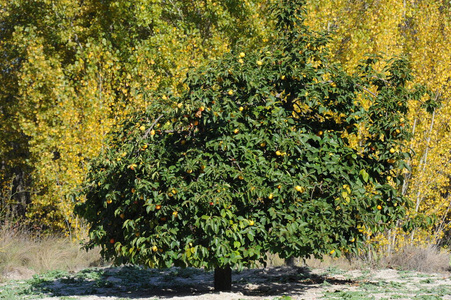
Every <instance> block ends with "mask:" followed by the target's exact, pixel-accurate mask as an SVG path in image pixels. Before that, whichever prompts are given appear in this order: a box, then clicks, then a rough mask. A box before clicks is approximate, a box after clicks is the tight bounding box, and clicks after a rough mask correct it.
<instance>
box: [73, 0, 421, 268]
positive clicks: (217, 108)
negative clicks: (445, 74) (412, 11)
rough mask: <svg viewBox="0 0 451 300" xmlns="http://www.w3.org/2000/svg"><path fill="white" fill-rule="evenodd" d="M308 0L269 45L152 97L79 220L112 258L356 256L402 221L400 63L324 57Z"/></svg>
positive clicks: (204, 260) (128, 125)
mask: <svg viewBox="0 0 451 300" xmlns="http://www.w3.org/2000/svg"><path fill="white" fill-rule="evenodd" d="M302 4H303V1H280V2H279V3H278V5H276V6H274V8H273V13H274V16H275V20H276V24H277V28H278V32H277V35H275V36H276V38H275V39H274V40H273V41H272V43H271V44H270V45H269V46H267V47H266V48H263V49H256V50H255V51H252V52H249V53H244V52H240V51H239V50H238V51H236V52H232V53H229V54H226V55H225V56H224V57H223V58H222V59H220V60H217V61H211V63H209V64H208V65H207V66H204V67H200V68H196V69H194V70H192V72H190V73H189V75H188V77H187V79H186V82H185V83H186V86H187V89H186V90H185V91H184V92H183V93H182V94H181V95H180V96H173V95H171V92H170V91H167V92H164V93H163V92H162V93H161V94H160V95H155V98H154V99H153V101H152V105H151V106H150V107H149V108H148V112H147V113H145V114H139V115H135V116H134V117H132V118H129V119H128V120H127V121H126V122H124V124H123V127H122V129H121V130H119V131H117V132H114V133H113V134H112V137H111V139H110V142H109V147H108V148H107V149H105V151H104V152H103V153H102V155H100V156H99V157H98V158H97V159H96V160H95V161H94V162H93V163H92V166H91V170H90V172H89V176H88V179H87V180H86V182H85V186H84V187H85V188H84V194H85V195H86V202H84V203H83V204H81V205H79V206H78V207H77V212H78V214H80V215H82V216H83V217H85V218H86V219H87V221H88V222H89V223H90V225H91V229H90V242H89V243H88V247H92V246H94V245H101V246H102V249H103V250H102V253H103V255H104V256H106V257H107V258H113V259H114V260H115V262H116V263H133V264H144V265H148V266H151V267H168V266H172V265H176V266H194V267H206V268H215V267H224V266H227V265H230V266H232V267H243V266H248V265H251V264H252V263H254V262H255V261H259V260H260V261H264V259H265V256H266V253H268V251H269V252H272V253H279V254H280V255H281V257H291V256H310V255H314V256H316V257H321V256H322V255H323V254H325V253H332V254H333V255H340V254H341V253H342V252H348V251H356V250H357V249H358V248H359V247H360V246H361V245H362V243H363V242H364V240H365V239H366V238H367V237H368V236H370V235H371V234H372V233H376V232H378V231H381V230H383V229H385V228H387V227H388V226H391V224H393V221H394V220H397V219H398V218H399V217H400V216H402V215H403V214H404V211H405V206H406V205H407V203H406V200H405V199H404V198H403V197H402V196H401V195H400V193H399V192H398V189H397V187H398V186H399V185H400V184H401V182H402V174H401V173H400V172H398V174H399V175H398V176H395V177H393V178H392V176H390V174H392V173H390V172H391V171H393V170H401V169H402V168H404V166H405V163H404V159H406V158H407V157H408V153H407V152H406V151H405V149H404V148H403V146H402V145H403V143H404V142H405V140H406V139H408V132H407V129H406V126H405V125H404V115H405V114H406V113H407V106H406V105H407V100H408V99H411V98H412V97H419V95H420V94H421V93H422V90H421V89H419V90H416V91H413V92H411V91H408V90H407V89H406V88H405V84H406V82H407V81H408V80H410V79H411V78H410V74H409V69H408V66H407V63H406V62H405V61H404V60H395V61H392V63H391V64H388V67H387V69H386V70H385V72H384V73H383V74H380V73H377V72H376V71H374V69H373V65H374V64H375V63H376V62H377V59H376V58H369V59H368V60H367V61H365V62H364V63H362V65H361V66H360V68H359V69H358V70H357V71H356V73H355V74H354V75H350V74H347V73H346V72H344V71H343V70H342V69H341V68H340V66H339V65H334V64H332V63H330V62H329V61H327V59H326V58H325V57H326V54H327V49H326V47H325V45H326V43H327V37H326V36H325V35H323V34H318V33H314V32H311V31H309V29H308V28H307V27H305V26H304V25H303V15H304V14H303V13H304V12H303V10H302Z"/></svg>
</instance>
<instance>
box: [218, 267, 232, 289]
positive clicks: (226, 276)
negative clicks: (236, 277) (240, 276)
mask: <svg viewBox="0 0 451 300" xmlns="http://www.w3.org/2000/svg"><path fill="white" fill-rule="evenodd" d="M231 290H232V269H231V268H230V267H229V266H226V267H223V268H216V269H215V291H217V292H221V291H231Z"/></svg>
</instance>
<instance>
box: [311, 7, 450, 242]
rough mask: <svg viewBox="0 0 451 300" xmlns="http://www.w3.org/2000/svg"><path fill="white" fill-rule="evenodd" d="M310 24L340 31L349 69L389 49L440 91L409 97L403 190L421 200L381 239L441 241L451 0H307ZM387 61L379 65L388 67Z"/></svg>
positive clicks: (339, 46) (337, 54) (336, 40)
mask: <svg viewBox="0 0 451 300" xmlns="http://www.w3.org/2000/svg"><path fill="white" fill-rule="evenodd" d="M307 2H308V11H309V16H310V17H309V18H307V19H306V22H307V25H309V26H311V27H312V28H314V29H316V30H326V31H329V32H333V33H334V34H333V35H332V41H331V47H332V49H333V51H332V55H331V56H332V58H333V59H334V60H336V61H340V62H341V63H343V64H345V65H346V66H347V67H348V68H349V69H350V70H351V69H353V68H354V67H355V66H356V65H357V64H358V63H359V61H360V60H362V59H364V58H365V56H364V55H365V54H367V53H369V54H376V53H378V54H382V55H383V57H384V58H391V57H394V56H398V55H405V56H407V57H408V59H409V61H410V63H411V67H412V69H413V73H414V76H415V81H414V82H412V84H415V83H420V84H424V85H425V86H427V87H428V88H429V89H430V90H432V91H434V92H435V93H436V94H437V95H438V97H439V98H440V100H441V106H440V107H438V108H435V109H434V108H431V109H430V110H431V112H430V113H427V112H425V110H424V109H420V107H424V105H425V104H427V102H428V100H439V99H422V101H420V102H419V101H412V102H411V103H410V115H409V120H407V121H406V122H409V123H410V125H411V126H412V131H413V139H412V141H411V144H410V145H406V146H409V147H410V148H411V149H412V153H413V154H414V156H413V159H411V161H409V165H410V166H411V168H412V170H411V172H410V173H408V174H405V177H406V182H405V184H404V187H403V193H404V194H405V195H406V196H407V197H409V198H410V199H411V200H412V201H413V203H414V205H413V207H412V208H410V211H409V216H408V217H407V219H406V220H399V228H398V230H392V231H390V232H387V234H386V235H385V236H378V237H376V238H375V239H374V242H375V243H376V244H379V245H380V246H381V247H383V248H389V249H392V248H396V247H398V246H402V245H405V244H410V243H413V244H424V243H429V242H432V243H436V242H439V241H440V239H441V238H442V237H443V235H444V234H445V233H446V232H447V230H449V229H450V228H449V227H450V224H451V222H450V221H451V219H450V216H451V215H450V213H449V209H450V204H451V203H450V200H449V186H450V183H449V178H450V175H451V174H450V173H451V169H450V161H451V152H450V151H449V149H450V146H451V135H450V130H449V128H450V120H451V118H450V117H451V115H450V113H451V111H450V110H451V103H450V88H449V84H450V79H449V74H451V64H449V61H451V48H450V47H449V44H450V39H451V26H450V25H451V24H450V20H451V6H450V5H449V4H446V3H444V2H443V1H436V0H425V1H415V0H413V1H401V0H399V1H390V0H378V1H375V0H368V1H346V0H337V1H330V0H319V1H312V0H308V1H307ZM382 67H383V65H380V68H381V69H382ZM434 216H435V217H436V219H435V222H432V223H431V224H430V226H429V228H427V229H416V230H414V232H413V233H411V234H409V235H406V234H405V233H403V231H402V230H401V228H400V227H401V226H402V224H404V223H405V222H406V221H408V220H415V219H416V218H422V219H425V218H427V217H434Z"/></svg>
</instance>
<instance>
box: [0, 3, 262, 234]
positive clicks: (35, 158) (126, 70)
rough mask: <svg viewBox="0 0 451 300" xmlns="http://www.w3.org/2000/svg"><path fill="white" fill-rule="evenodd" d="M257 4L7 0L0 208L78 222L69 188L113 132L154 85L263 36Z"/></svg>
mask: <svg viewBox="0 0 451 300" xmlns="http://www.w3.org/2000/svg"><path fill="white" fill-rule="evenodd" d="M194 4H195V5H194ZM259 9H260V6H259V1H247V2H241V1H238V2H237V1H232V2H231V1H164V0H159V1H149V0H140V1H98V0H89V1H66V0H62V1H57V2H55V1H47V0H40V1H32V2H30V1H22V0H14V1H5V0H1V1H0V12H1V13H0V82H1V84H0V124H1V125H0V126H1V128H2V130H1V132H0V156H1V157H2V161H1V168H0V172H1V177H0V180H1V182H0V185H1V186H2V188H4V193H3V194H2V202H1V206H2V207H5V208H8V209H10V208H17V209H18V208H21V211H22V213H23V212H25V211H26V212H27V216H28V218H29V220H31V221H32V222H33V220H34V221H36V222H35V223H36V224H39V226H41V227H42V228H45V229H52V230H57V231H60V230H63V231H65V232H70V231H71V230H72V229H73V228H77V227H78V221H77V219H76V218H75V216H74V215H73V213H72V208H73V203H72V202H71V201H69V200H68V198H67V195H68V194H69V192H71V191H73V189H75V188H76V187H77V186H78V185H79V184H80V183H81V181H82V180H83V178H84V176H85V173H86V168H87V161H88V160H89V159H90V158H92V157H94V156H96V155H97V154H98V153H99V151H100V150H101V148H102V147H103V144H104V139H105V137H106V136H107V135H108V133H109V132H110V131H111V130H112V129H113V128H114V126H115V125H116V124H118V123H119V122H121V121H123V120H124V119H126V118H127V116H128V114H130V112H133V111H140V110H143V109H144V108H145V107H146V106H147V105H148V101H149V99H148V97H147V94H148V93H149V92H153V91H155V90H157V89H161V88H165V87H173V90H174V91H176V90H177V87H181V85H182V79H183V78H184V77H185V75H184V74H185V73H186V71H187V70H188V68H189V67H192V66H195V65H198V64H202V62H203V61H205V60H206V59H207V58H208V59H209V58H214V57H217V56H220V55H222V53H224V52H227V51H229V48H230V47H231V46H232V45H234V44H235V43H237V42H238V41H239V39H240V38H242V37H246V40H247V41H248V44H247V46H248V47H253V46H254V44H255V43H262V42H263V38H262V35H265V30H266V29H265V28H264V27H263V24H264V20H265V19H264V18H263V16H264V15H261V16H260V17H259V18H256V15H257V10H259ZM24 196H25V197H24ZM18 202H21V203H22V204H21V206H20V207H19V206H18ZM0 211H1V209H0Z"/></svg>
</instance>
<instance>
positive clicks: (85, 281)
mask: <svg viewBox="0 0 451 300" xmlns="http://www.w3.org/2000/svg"><path fill="white" fill-rule="evenodd" d="M38 295H39V297H43V299H58V298H60V297H67V298H65V299H84V300H100V299H102V300H107V299H108V300H119V299H121V300H123V299H142V300H154V299H173V300H219V299H230V300H238V299H255V300H263V299H277V300H279V299H287V300H288V299H344V298H346V299H365V298H368V297H370V298H371V299H382V298H386V299H387V298H396V299H413V298H415V297H417V298H418V297H420V298H421V299H423V298H427V299H451V296H450V295H451V280H450V274H449V273H440V274H439V273H435V274H429V273H418V272H406V271H398V270H393V269H386V270H370V269H366V270H350V271H341V270H339V269H334V268H329V269H315V270H309V269H307V268H287V267H278V268H265V269H250V270H244V271H242V272H234V273H233V292H230V293H215V292H214V290H213V274H212V272H205V271H203V270H199V269H191V268H188V269H178V268H171V269H167V270H149V269H144V268H139V267H118V268H97V269H86V270H83V271H80V272H77V273H67V272H58V271H54V272H50V273H47V274H43V275H39V276H37V275H35V276H34V277H33V278H32V279H30V280H26V281H14V280H11V281H7V282H6V283H4V284H2V286H0V299H1V298H4V299H34V298H35V297H36V296H38Z"/></svg>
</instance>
